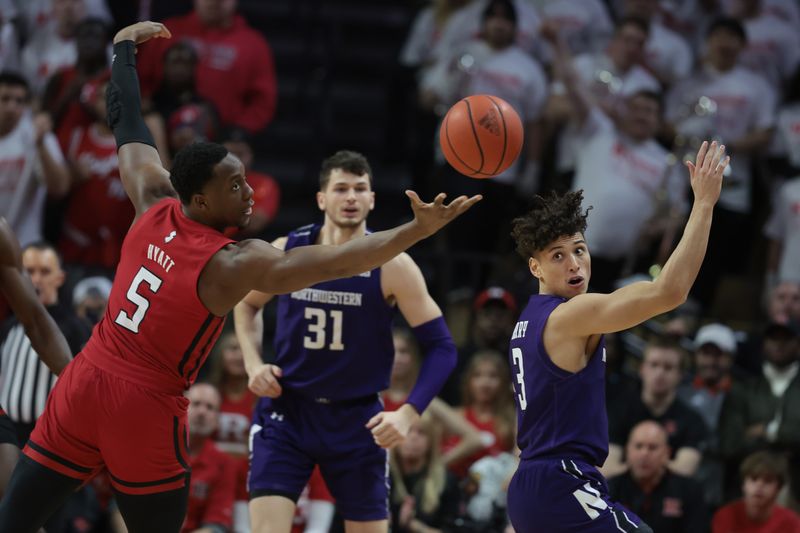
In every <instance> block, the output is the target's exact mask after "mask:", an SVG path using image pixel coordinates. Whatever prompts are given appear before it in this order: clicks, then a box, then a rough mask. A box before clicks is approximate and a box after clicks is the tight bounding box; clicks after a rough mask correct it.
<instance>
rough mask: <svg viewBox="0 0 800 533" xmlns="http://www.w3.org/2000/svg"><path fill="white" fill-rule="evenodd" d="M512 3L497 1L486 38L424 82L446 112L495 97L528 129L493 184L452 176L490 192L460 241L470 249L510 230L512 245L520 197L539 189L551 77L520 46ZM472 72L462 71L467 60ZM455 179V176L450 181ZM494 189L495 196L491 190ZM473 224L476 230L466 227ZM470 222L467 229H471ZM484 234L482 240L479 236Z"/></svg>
mask: <svg viewBox="0 0 800 533" xmlns="http://www.w3.org/2000/svg"><path fill="white" fill-rule="evenodd" d="M514 5H515V4H514V2H513V1H511V0H492V1H491V2H489V4H488V6H487V8H486V10H485V11H484V13H483V21H484V22H483V38H482V39H480V40H475V41H472V42H470V43H468V44H467V45H466V46H464V47H462V48H461V49H460V51H459V52H458V53H456V54H454V55H453V56H452V57H451V59H450V60H449V61H441V60H440V61H439V62H438V63H437V65H436V66H435V67H434V68H433V69H431V71H430V72H429V73H428V74H427V75H426V76H425V78H424V79H423V80H422V83H421V90H422V91H423V94H424V95H425V96H423V98H424V99H426V100H433V101H436V102H439V104H440V105H441V107H442V108H443V109H444V110H446V109H448V108H449V107H450V106H451V105H452V104H454V103H455V102H457V101H458V100H460V99H461V98H464V97H466V96H470V95H476V94H491V95H495V96H498V97H500V98H502V99H503V100H505V101H506V102H508V104H509V105H510V106H511V107H512V108H514V110H515V111H516V112H517V113H518V114H519V117H520V119H521V121H522V124H523V128H524V132H525V133H524V144H523V148H522V154H521V156H520V158H519V159H518V160H517V161H516V162H515V163H514V164H512V165H511V166H510V167H509V169H508V170H506V171H505V172H503V173H502V174H500V175H499V176H497V177H495V178H492V179H488V180H465V179H464V178H463V177H462V176H452V179H453V183H452V185H453V188H452V189H450V190H459V191H461V192H462V193H465V192H467V190H466V188H470V187H471V188H473V189H475V192H476V193H477V192H481V193H484V194H485V196H484V204H485V205H484V208H483V213H482V214H479V215H476V216H473V217H471V218H469V217H468V218H466V219H464V221H462V224H461V228H460V230H459V232H458V233H457V234H453V235H452V238H453V239H455V241H458V240H459V239H464V240H465V242H463V243H459V242H455V241H453V244H454V245H455V246H456V247H458V246H460V245H462V244H463V246H464V247H466V248H468V249H475V247H476V246H480V245H481V244H480V242H479V241H484V244H483V246H490V247H493V246H495V245H497V244H498V242H499V240H500V232H501V231H504V232H505V233H506V235H505V237H506V238H505V241H504V242H505V244H506V245H508V247H509V249H510V247H511V245H512V242H511V239H510V237H509V236H508V235H507V231H505V230H502V228H505V227H507V224H505V222H510V219H511V217H512V216H513V213H514V209H513V205H514V202H516V198H517V195H518V193H519V194H524V195H527V194H529V193H533V192H534V191H535V190H536V189H537V181H536V180H537V179H538V169H539V155H540V151H541V144H540V133H539V132H540V125H539V118H540V115H541V110H542V107H543V105H544V102H545V100H546V98H547V79H546V77H545V74H544V71H543V70H542V68H541V67H540V66H539V64H538V63H537V62H536V61H535V60H534V59H532V58H531V57H530V55H528V54H527V53H525V52H524V51H523V50H522V49H521V48H520V47H519V46H518V45H517V44H515V42H516V28H517V12H516V10H515V7H514ZM467 61H468V62H469V68H462V67H463V66H464V65H465V63H466V62H467ZM446 179H450V178H446ZM490 190H491V192H490ZM470 221H472V222H474V224H475V226H476V227H475V230H474V231H475V232H477V233H473V232H471V231H468V230H467V229H465V228H466V227H468V226H469V224H470ZM465 224H466V226H465ZM478 234H480V235H484V236H485V237H486V238H485V239H482V238H479V237H477V235H478Z"/></svg>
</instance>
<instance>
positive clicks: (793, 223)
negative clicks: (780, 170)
mask: <svg viewBox="0 0 800 533" xmlns="http://www.w3.org/2000/svg"><path fill="white" fill-rule="evenodd" d="M764 233H765V234H766V236H767V238H768V239H769V240H770V250H769V256H768V260H767V279H768V282H767V283H768V284H770V285H771V284H774V283H775V282H776V281H777V280H781V281H791V282H794V283H800V177H797V178H795V179H792V180H789V181H788V182H786V183H785V184H784V185H783V186H782V187H781V188H780V190H779V191H778V194H777V198H776V202H775V205H774V206H773V209H772V216H770V218H769V221H768V222H767V225H766V227H765V228H764Z"/></svg>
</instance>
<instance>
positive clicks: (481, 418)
mask: <svg viewBox="0 0 800 533" xmlns="http://www.w3.org/2000/svg"><path fill="white" fill-rule="evenodd" d="M510 379H511V374H510V372H509V369H508V364H507V363H506V359H505V358H504V357H503V356H502V355H501V354H500V353H499V352H496V351H494V350H481V351H479V352H477V353H476V354H475V355H473V356H472V359H471V360H470V362H469V366H467V369H466V371H465V373H464V381H463V391H462V407H459V408H457V409H456V411H457V412H458V413H460V414H461V415H463V416H464V418H466V419H467V421H468V422H469V423H470V424H472V425H473V426H474V427H475V428H477V430H478V431H479V432H480V438H481V440H482V442H483V449H481V450H479V451H478V452H476V453H475V454H473V455H471V456H469V457H466V458H465V459H462V460H460V461H456V462H454V463H452V464H450V465H449V466H450V469H451V470H452V471H453V473H455V474H456V475H457V476H459V477H464V476H466V474H467V471H468V470H469V467H470V465H472V463H474V462H475V461H477V460H478V459H480V458H482V457H485V456H487V455H498V454H499V453H501V452H507V451H511V449H512V448H513V447H514V430H515V429H516V428H515V417H514V406H513V401H514V400H513V396H512V392H511V388H510V387H509V386H508V385H509V382H510ZM461 438H462V437H461V436H460V435H451V434H446V435H445V439H444V441H443V443H442V446H443V451H444V452H448V451H450V450H451V449H452V448H453V447H454V446H455V445H457V444H459V443H460V441H461Z"/></svg>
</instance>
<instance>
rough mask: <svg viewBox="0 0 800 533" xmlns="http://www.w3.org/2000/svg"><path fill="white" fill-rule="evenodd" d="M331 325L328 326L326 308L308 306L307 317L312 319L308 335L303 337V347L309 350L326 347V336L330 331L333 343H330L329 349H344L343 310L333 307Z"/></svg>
mask: <svg viewBox="0 0 800 533" xmlns="http://www.w3.org/2000/svg"><path fill="white" fill-rule="evenodd" d="M330 315H331V327H330V328H328V327H327V323H328V320H327V318H328V317H327V313H325V310H324V309H319V308H317V307H306V311H305V318H306V319H308V320H310V322H309V323H308V333H309V334H308V335H306V336H305V337H303V348H306V349H309V350H321V349H323V348H325V344H326V337H327V334H328V333H329V332H330V336H331V343H330V345H328V350H333V351H341V350H344V344H342V317H343V316H344V314H343V313H342V311H340V310H337V309H332V310H331V311H330Z"/></svg>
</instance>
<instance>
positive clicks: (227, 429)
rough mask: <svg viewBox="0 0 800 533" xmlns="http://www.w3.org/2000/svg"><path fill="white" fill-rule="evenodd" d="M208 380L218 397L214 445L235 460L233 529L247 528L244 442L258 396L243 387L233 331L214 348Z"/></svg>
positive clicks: (241, 360)
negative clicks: (217, 420)
mask: <svg viewBox="0 0 800 533" xmlns="http://www.w3.org/2000/svg"><path fill="white" fill-rule="evenodd" d="M214 350H215V351H216V354H215V357H214V359H212V368H211V374H210V376H209V381H210V382H211V383H212V384H213V385H215V386H216V387H217V390H219V392H220V395H221V397H222V402H221V404H220V410H219V411H220V412H219V424H218V426H217V431H216V433H215V435H214V440H215V442H216V443H217V448H218V449H219V450H221V451H223V452H225V453H227V454H228V455H229V456H230V457H231V459H232V460H233V461H234V462H235V463H236V466H237V476H236V499H235V502H234V507H233V525H234V531H240V530H247V529H248V528H249V524H250V519H249V516H248V510H247V502H248V501H249V500H250V497H249V495H248V492H247V472H248V470H249V467H250V463H249V450H248V442H249V437H250V420H252V418H253V409H254V408H255V405H256V401H257V400H258V397H257V396H256V395H255V394H253V393H252V392H250V389H248V388H247V372H246V371H245V369H244V357H243V356H242V349H241V348H240V347H239V341H238V340H237V339H236V334H235V333H233V332H230V333H225V334H223V335H222V336H221V337H220V339H219V340H218V341H217V345H216V346H215V347H214Z"/></svg>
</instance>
